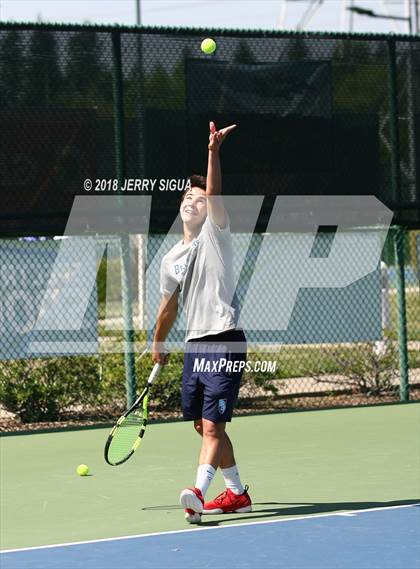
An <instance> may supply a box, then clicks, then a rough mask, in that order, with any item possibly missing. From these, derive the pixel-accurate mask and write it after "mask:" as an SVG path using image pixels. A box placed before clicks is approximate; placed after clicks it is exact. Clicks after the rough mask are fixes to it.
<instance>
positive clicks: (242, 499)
mask: <svg viewBox="0 0 420 569" xmlns="http://www.w3.org/2000/svg"><path fill="white" fill-rule="evenodd" d="M251 511H252V502H251V498H250V497H249V494H248V486H247V485H246V486H245V490H244V492H243V494H239V495H238V494H235V493H234V492H232V490H230V489H229V488H227V489H226V490H224V491H223V492H222V493H221V494H219V495H218V496H216V498H215V499H214V500H213V501H212V502H206V503H205V504H204V509H203V514H232V513H233V514H245V513H247V512H251Z"/></svg>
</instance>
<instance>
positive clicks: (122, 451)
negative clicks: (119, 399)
mask: <svg viewBox="0 0 420 569" xmlns="http://www.w3.org/2000/svg"><path fill="white" fill-rule="evenodd" d="M143 420H144V414H143V409H142V408H138V409H135V410H134V411H133V412H132V413H130V414H129V415H127V417H124V419H123V421H122V422H121V423H120V424H119V426H118V427H117V429H116V431H115V433H114V435H113V437H112V441H111V444H110V446H109V449H108V459H109V460H110V462H112V463H114V464H115V463H117V462H120V461H121V460H124V459H125V458H126V457H127V456H128V455H129V454H130V453H131V451H132V448H133V444H134V443H135V441H136V440H137V437H138V436H139V434H140V429H141V427H142V425H143Z"/></svg>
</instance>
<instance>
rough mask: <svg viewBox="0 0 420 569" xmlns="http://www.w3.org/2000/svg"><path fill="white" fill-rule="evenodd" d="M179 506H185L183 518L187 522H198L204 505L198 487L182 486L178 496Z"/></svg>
mask: <svg viewBox="0 0 420 569" xmlns="http://www.w3.org/2000/svg"><path fill="white" fill-rule="evenodd" d="M179 502H180V504H181V506H184V508H185V519H186V520H187V522H188V523H189V524H199V523H200V522H201V514H202V512H203V507H204V498H203V496H202V495H201V490H199V489H198V488H184V490H182V492H181V494H180V496H179Z"/></svg>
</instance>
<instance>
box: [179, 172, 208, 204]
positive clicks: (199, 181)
mask: <svg viewBox="0 0 420 569" xmlns="http://www.w3.org/2000/svg"><path fill="white" fill-rule="evenodd" d="M188 180H189V181H190V183H191V188H201V189H202V190H204V191H206V187H207V184H206V178H205V177H204V176H201V174H192V175H191V176H188ZM188 190H189V188H188V189H187V190H184V191H183V192H182V195H181V202H183V201H184V198H185V194H186V193H187V192H188Z"/></svg>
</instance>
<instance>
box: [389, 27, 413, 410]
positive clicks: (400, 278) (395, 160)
mask: <svg viewBox="0 0 420 569" xmlns="http://www.w3.org/2000/svg"><path fill="white" fill-rule="evenodd" d="M388 60H389V73H388V76H389V113H390V134H391V189H392V200H393V201H394V202H396V203H397V202H398V200H401V174H400V133H399V124H398V83H397V60H396V51H395V39H393V38H389V39H388ZM393 237H394V251H395V269H396V274H397V313H398V314H397V327H398V348H399V362H400V400H401V401H408V398H409V383H408V348H407V315H406V303H405V275H404V237H405V232H404V229H403V228H402V227H400V226H397V227H396V228H395V230H394V234H393Z"/></svg>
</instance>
